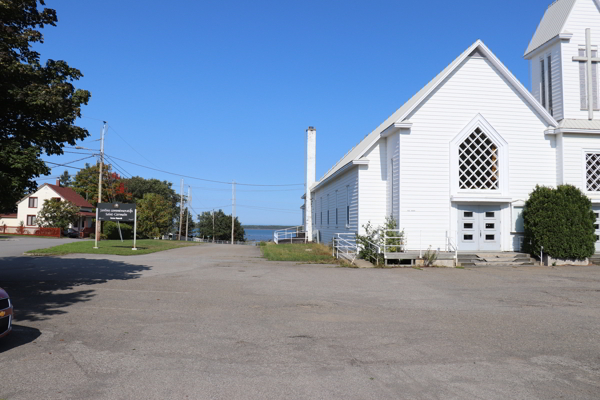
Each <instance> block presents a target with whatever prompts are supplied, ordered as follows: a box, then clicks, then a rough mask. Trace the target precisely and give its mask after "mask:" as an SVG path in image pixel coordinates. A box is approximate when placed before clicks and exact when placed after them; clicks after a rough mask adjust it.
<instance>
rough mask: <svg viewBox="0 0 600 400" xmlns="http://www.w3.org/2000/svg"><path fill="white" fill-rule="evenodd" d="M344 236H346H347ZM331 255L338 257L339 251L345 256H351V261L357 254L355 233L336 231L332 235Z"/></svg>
mask: <svg viewBox="0 0 600 400" xmlns="http://www.w3.org/2000/svg"><path fill="white" fill-rule="evenodd" d="M344 236H348V237H347V238H346V237H344ZM332 251H333V254H332V255H333V257H335V258H337V259H339V258H340V253H341V254H345V255H346V256H347V258H349V257H352V261H351V262H352V263H353V262H354V260H356V257H357V255H358V246H357V244H356V234H354V233H336V234H334V236H333V247H332Z"/></svg>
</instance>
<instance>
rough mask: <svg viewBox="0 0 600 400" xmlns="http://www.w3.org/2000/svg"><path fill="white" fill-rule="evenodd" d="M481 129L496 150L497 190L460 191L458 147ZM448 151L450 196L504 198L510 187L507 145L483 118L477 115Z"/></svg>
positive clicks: (453, 140)
mask: <svg viewBox="0 0 600 400" xmlns="http://www.w3.org/2000/svg"><path fill="white" fill-rule="evenodd" d="M477 128H479V129H481V130H482V131H483V132H484V133H485V134H486V135H487V136H488V138H489V139H490V140H492V141H493V142H494V144H495V145H496V146H497V148H498V177H499V181H500V182H499V185H498V189H494V190H492V189H461V188H460V183H459V162H460V159H459V146H460V145H461V144H462V142H463V141H464V139H466V138H467V137H468V136H469V135H471V133H473V132H474V131H475V129H477ZM449 151H450V174H449V179H450V188H451V196H457V197H459V198H460V197H464V196H468V197H470V198H471V197H474V198H482V199H494V198H505V197H506V196H508V194H509V192H508V189H509V187H510V173H509V164H508V153H509V145H508V142H507V141H506V140H504V138H503V137H502V136H501V135H500V134H499V133H498V131H496V129H494V127H493V126H492V125H491V124H490V123H489V122H488V121H487V120H486V119H485V118H484V117H483V115H481V114H477V115H476V116H475V117H474V118H473V119H472V120H471V122H469V123H468V124H467V125H466V126H465V127H464V128H463V129H462V130H461V131H460V132H459V133H458V134H457V135H456V136H455V137H454V139H452V141H451V142H450V145H449Z"/></svg>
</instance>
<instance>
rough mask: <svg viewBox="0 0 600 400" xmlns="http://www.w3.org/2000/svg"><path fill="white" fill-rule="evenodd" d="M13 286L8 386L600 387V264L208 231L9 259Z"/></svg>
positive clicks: (422, 391) (218, 391) (136, 393)
mask: <svg viewBox="0 0 600 400" xmlns="http://www.w3.org/2000/svg"><path fill="white" fill-rule="evenodd" d="M5 245H6V243H5V242H0V254H2V253H1V249H2V246H5ZM0 257H1V256H0ZM0 286H2V287H4V288H5V289H6V290H7V291H8V292H9V293H10V294H11V296H12V297H13V301H14V304H15V312H16V320H15V323H16V325H15V331H14V332H13V333H12V334H11V335H9V336H8V337H7V338H5V340H2V341H0V374H1V375H0V376H2V385H0V399H7V400H8V399H10V400H12V399H15V400H16V399H23V400H25V399H26V400H31V399H338V398H339V399H461V400H464V399H544V400H547V399H598V398H600V268H598V267H519V268H512V267H490V268H474V269H464V270H462V269H449V268H448V269H438V268H434V269H424V270H415V269H387V270H383V269H344V268H335V267H332V266H325V265H297V264H294V263H273V262H267V261H265V260H264V259H262V258H261V257H260V252H259V250H258V249H257V248H255V247H248V246H228V245H203V246H197V247H189V248H182V249H175V250H169V251H166V252H161V253H154V254H149V255H143V256H136V257H119V256H108V257H102V258H100V257H95V256H83V255H71V256H67V257H61V258H48V257H45V258H31V257H17V256H10V257H7V256H5V257H1V258H0Z"/></svg>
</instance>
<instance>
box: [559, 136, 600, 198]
mask: <svg viewBox="0 0 600 400" xmlns="http://www.w3.org/2000/svg"><path fill="white" fill-rule="evenodd" d="M599 139H600V138H599V137H598V136H596V135H580V134H578V135H575V134H564V135H563V139H562V142H563V158H564V170H563V171H564V183H566V184H570V185H573V186H577V187H578V188H579V189H581V190H582V191H583V192H584V193H587V194H588V196H590V197H591V198H592V199H594V200H595V199H599V198H600V193H599V192H595V193H590V192H587V187H586V165H585V153H586V152H588V151H589V152H590V153H600V140H599Z"/></svg>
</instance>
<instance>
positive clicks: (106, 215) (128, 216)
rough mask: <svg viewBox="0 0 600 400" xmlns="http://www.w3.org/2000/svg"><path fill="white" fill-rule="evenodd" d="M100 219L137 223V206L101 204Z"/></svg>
mask: <svg viewBox="0 0 600 400" xmlns="http://www.w3.org/2000/svg"><path fill="white" fill-rule="evenodd" d="M98 219H99V220H100V221H115V222H133V221H135V204H127V203H99V204H98Z"/></svg>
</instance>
